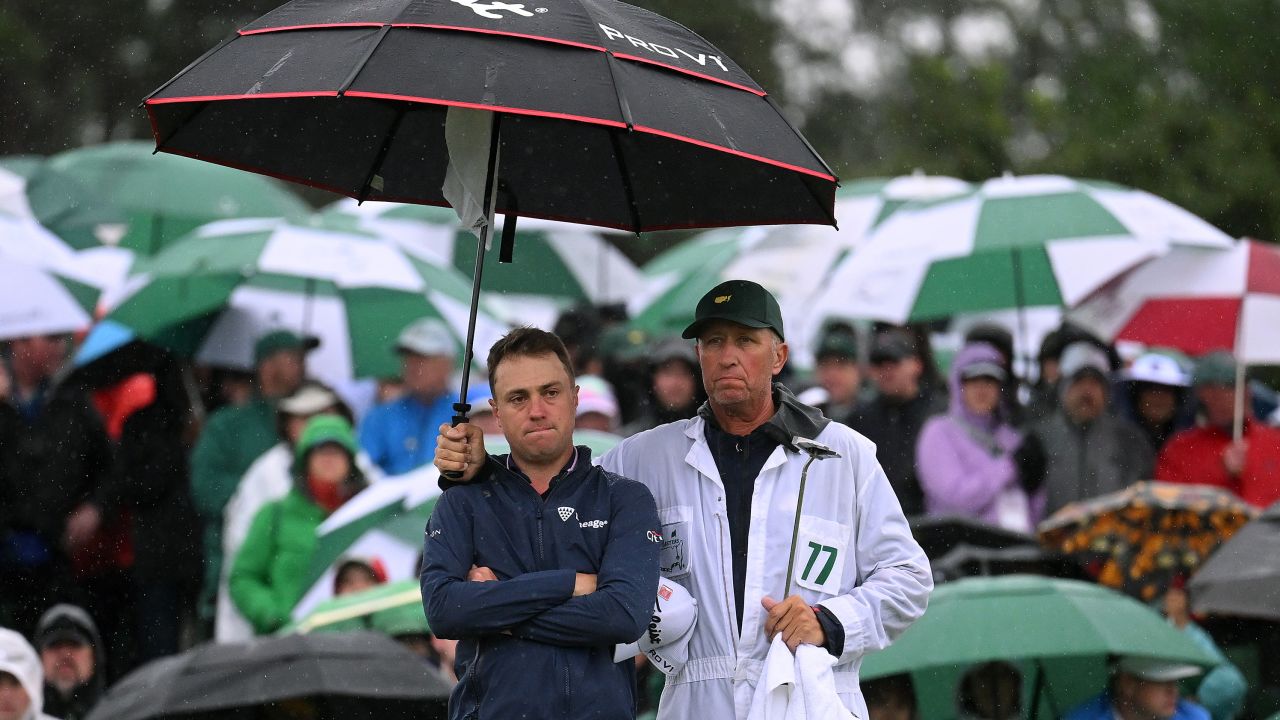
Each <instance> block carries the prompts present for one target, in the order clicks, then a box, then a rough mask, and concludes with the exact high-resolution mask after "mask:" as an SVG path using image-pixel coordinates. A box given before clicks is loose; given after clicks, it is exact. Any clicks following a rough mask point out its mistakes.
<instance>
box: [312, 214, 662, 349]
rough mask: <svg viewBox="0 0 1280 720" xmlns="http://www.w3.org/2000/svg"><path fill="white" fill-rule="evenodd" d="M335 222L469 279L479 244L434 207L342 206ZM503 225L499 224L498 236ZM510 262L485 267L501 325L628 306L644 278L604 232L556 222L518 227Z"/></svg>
mask: <svg viewBox="0 0 1280 720" xmlns="http://www.w3.org/2000/svg"><path fill="white" fill-rule="evenodd" d="M324 215H325V217H326V218H328V219H329V220H331V221H334V220H336V221H342V220H346V221H347V222H349V223H350V224H352V225H354V226H356V227H359V228H363V229H365V230H368V231H371V232H375V233H377V234H379V235H381V236H383V237H386V238H389V239H391V240H392V241H393V242H395V243H397V244H398V245H400V246H401V247H402V248H404V249H405V250H406V251H407V252H410V253H413V254H415V255H418V256H419V257H422V258H423V259H428V260H432V261H436V262H443V263H445V264H448V265H452V266H453V267H454V268H456V269H457V270H459V271H460V272H464V273H470V272H471V271H472V270H473V269H474V267H475V261H476V260H475V255H476V239H475V236H474V235H472V234H471V233H469V232H467V231H465V230H463V229H462V227H461V225H460V224H459V222H458V216H457V213H455V212H454V211H453V210H449V209H445V208H437V207H432V206H429V205H408V204H403V203H383V202H367V203H363V204H359V203H357V202H356V201H354V200H351V199H344V200H339V201H338V202H336V203H334V204H332V205H330V206H329V207H328V208H326V209H325V210H324ZM502 227H503V223H501V222H499V223H497V229H501V228H502ZM515 247H516V248H518V251H517V252H516V254H515V256H514V258H513V259H514V264H513V263H499V262H498V257H497V256H496V255H492V254H487V255H486V256H485V260H484V263H485V265H484V279H485V283H484V285H485V292H484V297H485V299H486V300H487V301H488V303H489V306H490V308H492V309H493V310H494V311H495V312H497V313H498V314H499V316H500V317H502V319H504V320H507V321H508V322H513V323H525V324H532V325H538V326H542V327H550V326H551V324H552V323H553V322H554V321H555V318H556V317H557V315H558V314H559V312H560V311H562V310H564V309H565V308H567V307H570V306H572V305H577V304H602V303H613V302H624V301H626V300H629V299H630V298H631V297H633V296H634V295H635V294H636V293H637V292H639V291H640V287H641V275H640V271H639V269H637V268H636V266H635V264H634V263H632V262H631V261H630V260H628V259H627V257H626V256H625V255H623V254H622V253H621V252H620V251H619V250H618V249H617V248H616V247H614V246H613V244H612V243H611V242H610V241H609V239H608V237H606V236H605V235H604V234H603V233H600V232H597V231H595V230H592V229H590V228H586V227H583V226H580V225H572V224H569V223H562V222H555V221H552V220H534V219H530V220H521V221H520V223H519V225H518V227H517V229H516V231H515Z"/></svg>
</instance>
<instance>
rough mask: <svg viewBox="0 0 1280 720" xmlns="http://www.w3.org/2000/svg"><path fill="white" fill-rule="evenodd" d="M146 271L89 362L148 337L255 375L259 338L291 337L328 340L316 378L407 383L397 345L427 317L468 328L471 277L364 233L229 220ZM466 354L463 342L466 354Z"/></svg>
mask: <svg viewBox="0 0 1280 720" xmlns="http://www.w3.org/2000/svg"><path fill="white" fill-rule="evenodd" d="M135 271H136V273H137V274H135V275H134V276H133V277H132V278H130V280H129V281H128V282H127V284H126V288H125V290H124V291H123V293H122V297H119V298H116V299H115V300H114V302H113V304H112V307H111V308H110V312H109V314H108V315H107V317H106V323H104V325H101V326H99V328H95V330H94V333H93V334H91V335H90V337H89V338H88V339H86V342H85V346H84V348H82V350H81V353H80V356H79V358H78V361H79V362H80V363H82V364H83V363H84V362H89V361H91V360H93V359H94V358H96V357H99V356H101V355H102V354H104V353H105V352H107V351H110V350H112V349H114V348H115V347H119V346H121V345H123V344H124V343H126V342H128V341H130V340H132V339H142V340H146V341H148V342H151V343H154V344H156V345H160V346H161V347H164V348H166V349H169V350H172V351H174V352H177V353H179V354H184V355H187V356H189V357H194V358H195V359H196V360H197V361H199V362H202V363H206V364H210V365H219V366H224V367H235V368H246V369H248V368H252V367H253V358H252V348H253V343H254V340H255V339H256V338H258V337H259V336H260V335H262V334H263V333H265V332H267V331H269V330H273V329H277V328H288V329H291V330H294V331H296V332H299V333H302V334H309V335H315V336H317V337H319V338H320V340H321V344H320V347H319V348H318V349H317V350H315V351H313V352H312V353H311V354H310V355H309V358H308V369H309V372H310V373H311V374H312V375H314V376H315V377H317V378H318V379H320V380H324V381H325V382H328V383H330V384H338V383H342V382H345V381H347V380H350V379H351V378H353V377H394V376H396V375H398V374H399V372H400V367H399V360H398V359H397V357H396V356H395V354H394V352H393V345H394V343H395V341H396V338H397V336H398V335H399V334H400V331H401V330H403V329H404V328H405V327H406V326H408V325H409V324H410V323H411V322H413V321H415V320H417V319H419V318H422V317H435V318H440V319H442V320H444V321H445V322H446V324H447V325H449V326H450V327H451V328H453V329H454V331H455V332H456V333H457V337H459V338H461V337H462V335H463V333H464V332H465V328H466V323H467V305H466V303H467V297H468V285H467V282H466V280H465V279H463V278H462V277H461V276H460V275H458V273H456V272H455V271H453V270H452V269H450V268H442V267H438V266H435V265H432V264H429V263H426V262H423V261H421V260H419V259H417V258H415V257H413V256H410V255H408V254H406V253H404V252H403V251H401V250H400V249H399V248H397V247H396V246H394V245H392V244H391V243H388V242H385V241H382V240H380V239H378V238H376V237H374V236H372V235H368V234H363V233H350V232H346V233H343V232H337V231H332V230H326V229H319V228H311V227H304V226H297V225H291V224H288V223H286V222H283V221H278V220H229V221H223V222H221V223H213V224H210V225H207V226H204V227H202V228H200V229H199V230H197V231H196V232H195V233H193V234H191V235H190V236H189V237H188V238H186V239H184V240H181V241H178V242H176V243H174V244H173V245H172V246H171V247H169V248H168V249H167V250H165V251H164V252H162V253H160V254H159V255H157V256H155V257H153V258H150V259H148V260H146V261H145V262H141V263H140V264H139V265H138V266H137V267H136V268H135ZM481 322H482V324H481V326H480V327H481V331H482V334H481V338H482V339H484V340H485V341H488V342H492V341H494V340H496V339H497V338H498V337H499V336H501V334H502V333H503V332H504V330H505V328H504V326H503V325H502V324H500V323H498V322H497V321H496V320H493V319H491V318H488V317H487V316H482V318H481ZM95 336H96V337H95ZM486 347H487V346H486ZM461 350H462V343H461V341H460V340H459V343H458V351H459V357H461Z"/></svg>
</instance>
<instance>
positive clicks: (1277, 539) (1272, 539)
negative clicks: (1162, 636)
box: [1189, 503, 1280, 621]
mask: <svg viewBox="0 0 1280 720" xmlns="http://www.w3.org/2000/svg"><path fill="white" fill-rule="evenodd" d="M1189 590H1190V594H1191V603H1192V605H1191V606H1192V609H1193V610H1194V611H1195V612H1196V613H1204V614H1209V615H1234V616H1239V617H1252V618H1261V619H1264V620H1271V621H1280V503H1277V504H1275V505H1272V506H1271V507H1269V508H1267V509H1266V510H1265V511H1264V512H1263V513H1262V515H1260V516H1259V517H1258V518H1256V519H1255V520H1253V522H1250V523H1249V524H1248V525H1245V526H1244V527H1242V528H1240V530H1239V532H1237V533H1236V534H1235V536H1234V537H1232V538H1231V540H1229V541H1227V543H1226V544H1224V545H1223V546H1222V547H1221V548H1219V549H1218V551H1217V552H1216V553H1214V554H1213V556H1212V557H1210V558H1209V561H1208V562H1206V563H1205V564H1204V565H1203V566H1202V567H1201V568H1200V570H1199V571H1198V572H1197V573H1196V574H1195V575H1193V576H1192V577H1191V585H1190V587H1189Z"/></svg>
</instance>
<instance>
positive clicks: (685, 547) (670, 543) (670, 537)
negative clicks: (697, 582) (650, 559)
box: [658, 505, 693, 580]
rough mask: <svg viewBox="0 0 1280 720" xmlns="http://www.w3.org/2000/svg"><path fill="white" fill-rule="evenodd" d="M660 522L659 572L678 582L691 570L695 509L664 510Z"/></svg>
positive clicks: (681, 507) (681, 506) (660, 511)
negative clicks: (690, 552)
mask: <svg viewBox="0 0 1280 720" xmlns="http://www.w3.org/2000/svg"><path fill="white" fill-rule="evenodd" d="M658 522H659V523H661V528H660V530H661V532H662V543H661V550H660V551H659V553H658V572H659V573H661V575H662V576H663V577H665V578H671V579H673V580H678V579H680V578H682V577H684V576H686V575H688V574H689V571H690V569H691V563H690V557H689V551H690V549H691V547H692V542H693V538H692V532H693V508H691V507H689V506H688V505H678V506H675V507H668V508H663V509H661V510H659V511H658Z"/></svg>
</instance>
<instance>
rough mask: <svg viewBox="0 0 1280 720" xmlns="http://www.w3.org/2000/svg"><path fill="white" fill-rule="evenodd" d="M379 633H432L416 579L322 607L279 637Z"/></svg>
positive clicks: (342, 599) (322, 604)
mask: <svg viewBox="0 0 1280 720" xmlns="http://www.w3.org/2000/svg"><path fill="white" fill-rule="evenodd" d="M353 630H375V631H378V632H382V633H386V634H387V635H391V636H396V635H406V634H410V633H415V634H416V633H428V632H431V628H430V626H429V625H428V624H427V616H426V613H425V612H424V611H423V609H422V589H421V586H420V585H419V583H418V581H417V580H416V579H411V580H400V581H397V582H388V583H385V584H382V585H377V586H375V587H371V588H369V589H368V590H362V591H360V592H356V593H351V594H350V595H343V596H342V597H335V598H333V599H331V600H325V601H324V602H321V603H318V604H317V605H316V606H315V608H313V609H312V610H311V612H309V613H308V614H307V616H306V617H303V618H301V619H299V620H298V621H297V622H294V623H291V624H289V625H288V626H287V627H285V628H284V629H282V630H281V631H280V632H279V633H278V634H280V635H285V634H288V633H293V632H296V633H309V632H351V631H353Z"/></svg>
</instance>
